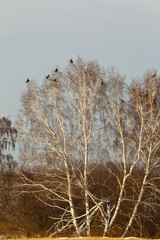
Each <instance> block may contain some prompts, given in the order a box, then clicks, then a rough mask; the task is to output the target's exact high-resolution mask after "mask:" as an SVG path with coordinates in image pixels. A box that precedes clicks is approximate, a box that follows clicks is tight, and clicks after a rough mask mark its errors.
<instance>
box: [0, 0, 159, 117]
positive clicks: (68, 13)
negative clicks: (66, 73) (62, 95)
mask: <svg viewBox="0 0 160 240" xmlns="http://www.w3.org/2000/svg"><path fill="white" fill-rule="evenodd" d="M77 56H80V57H82V58H84V59H86V60H94V59H95V60H98V62H99V64H100V65H101V66H102V67H108V66H115V68H116V70H118V71H119V72H120V73H121V74H122V75H126V79H127V81H130V80H131V79H132V78H135V77H139V78H140V77H142V76H143V75H144V73H145V71H146V70H147V69H157V70H158V73H159V71H160V0H0V117H2V116H9V117H10V119H13V120H15V118H16V114H17V113H18V110H19V108H20V96H21V93H22V92H23V91H24V90H25V87H26V84H25V81H26V79H27V78H30V79H34V80H36V81H37V82H40V83H41V82H42V81H43V79H44V77H45V75H46V74H48V73H50V72H51V71H52V70H53V68H54V67H56V66H60V67H61V69H63V68H64V67H65V66H66V65H67V63H68V60H69V59H70V58H73V60H74V59H76V58H77Z"/></svg>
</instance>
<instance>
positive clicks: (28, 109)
mask: <svg viewBox="0 0 160 240" xmlns="http://www.w3.org/2000/svg"><path fill="white" fill-rule="evenodd" d="M103 78H104V72H103V70H101V69H100V67H99V65H98V63H97V62H88V63H87V62H84V61H83V60H82V59H80V58H78V59H77V61H76V63H75V64H74V63H70V64H69V66H68V68H66V70H65V71H64V72H62V71H60V70H59V69H56V71H53V72H52V74H51V75H49V76H48V77H47V78H46V79H45V80H44V83H43V84H42V86H40V87H39V86H37V85H36V84H35V82H30V83H29V84H27V90H26V92H25V93H24V94H23V95H22V110H21V114H20V115H19V121H18V123H17V124H18V125H17V126H18V129H19V136H20V139H21V141H22V142H23V147H22V150H21V152H22V154H21V159H25V161H27V164H28V165H31V166H33V165H34V169H35V167H37V168H38V169H43V171H44V169H45V171H46V174H47V175H46V176H49V178H50V179H56V181H57V188H56V189H50V188H48V187H46V186H45V184H44V183H40V182H38V183H35V182H33V181H31V180H30V179H27V178H26V176H24V175H22V173H21V174H20V176H21V178H22V179H23V180H25V186H28V187H29V186H30V185H32V186H34V187H36V188H38V191H42V192H45V191H47V192H49V193H50V194H51V195H53V196H54V197H56V198H57V200H58V201H62V202H64V204H68V205H69V206H68V207H67V208H63V207H60V206H55V204H54V203H53V204H50V205H51V207H57V208H61V210H62V211H63V214H62V216H60V218H58V217H57V225H56V227H55V229H57V232H60V231H62V230H64V229H65V230H66V229H68V228H71V227H72V225H73V226H74V229H75V232H76V235H79V234H80V232H82V231H85V232H86V234H87V235H88V236H89V235H90V234H91V233H90V223H91V217H92V216H93V214H94V213H95V209H96V210H98V209H99V207H97V206H95V207H94V208H92V209H90V206H89V195H88V194H89V189H88V176H89V170H90V169H89V168H88V164H89V161H91V160H92V161H93V160H94V158H95V156H94V152H95V149H94V146H93V145H94V144H95V142H96V141H98V139H97V138H96V131H97V130H96V128H97V126H96V123H97V121H99V119H100V117H99V112H100V111H99V109H98V105H97V104H98V102H99V94H98V92H99V89H100V88H101V86H102V82H103ZM31 149H32V150H31ZM78 164H80V165H81V166H82V171H81V172H80V171H79V176H80V178H79V182H81V186H83V187H81V190H82V192H83V193H84V209H85V212H84V214H83V215H82V216H76V210H75V206H74V202H73V198H74V193H73V184H74V172H75V169H77V167H76V166H77V165H78ZM49 171H50V172H51V171H53V172H54V174H55V172H56V171H57V172H56V175H55V177H53V174H51V173H49ZM57 173H58V175H57ZM49 178H47V181H50V180H49ZM58 178H59V181H58ZM60 178H61V179H60ZM76 181H77V179H76ZM76 181H75V182H76ZM62 183H63V186H62ZM76 185H77V186H78V184H77V183H76V184H75V186H76ZM23 186H24V184H22V186H21V187H23ZM79 186H80V185H79ZM34 191H35V190H34ZM62 192H63V194H62ZM53 196H52V197H50V198H53ZM46 204H48V203H46ZM53 218H54V217H53ZM55 232H56V231H55Z"/></svg>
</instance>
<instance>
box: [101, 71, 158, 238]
mask: <svg viewBox="0 0 160 240" xmlns="http://www.w3.org/2000/svg"><path fill="white" fill-rule="evenodd" d="M108 78H109V82H108V84H109V85H108V87H109V88H111V90H110V91H107V92H106V93H105V94H106V95H104V102H105V108H106V114H107V115H108V118H107V119H109V124H108V126H109V125H110V126H111V127H110V129H111V131H110V132H109V133H108V135H107V138H106V141H107V144H108V145H109V146H111V147H113V148H114V151H113V155H114V157H115V156H116V158H117V161H118V162H119V163H121V164H120V171H121V172H122V177H121V178H120V176H116V178H117V184H118V185H119V196H118V199H117V202H116V205H115V207H114V210H113V212H112V214H111V219H110V222H109V224H108V223H107V224H106V226H105V228H104V235H106V234H108V233H109V231H110V230H111V228H112V227H115V226H114V225H115V222H116V219H117V217H118V216H119V215H120V212H121V213H122V211H123V210H122V203H123V202H134V203H135V204H134V205H133V209H132V214H131V213H128V216H130V217H129V220H128V224H127V225H126V227H125V231H124V233H123V234H122V236H123V237H124V236H126V235H127V233H128V232H129V230H130V229H131V227H132V225H133V221H134V219H135V218H136V217H137V216H138V215H139V216H140V213H139V214H138V207H139V205H141V204H144V203H145V201H144V200H143V195H144V192H145V190H146V188H147V178H148V177H149V174H150V173H151V171H156V169H157V168H158V167H159V157H158V151H159V138H158V135H157V133H158V131H159V109H158V105H156V104H159V103H158V99H157V100H155V94H156V92H157V91H158V87H157V86H159V83H158V82H156V81H158V80H156V79H155V78H152V77H151V74H150V75H147V76H146V78H145V82H144V83H140V82H138V81H133V82H132V87H127V86H126V87H125V88H124V86H125V85H124V81H123V79H122V78H121V77H120V76H118V75H117V74H116V73H115V72H114V71H112V72H109V75H108ZM155 80H156V81H155ZM106 99H107V100H106ZM138 166H144V176H143V180H142V185H141V186H140V191H139V193H138V194H136V198H135V199H130V197H127V195H126V192H127V185H128V182H129V181H130V179H131V177H132V175H133V171H134V169H135V168H136V167H138ZM112 174H114V172H112ZM148 184H149V182H148ZM150 187H151V185H150ZM152 187H153V188H154V189H155V191H157V194H159V189H157V187H156V186H154V185H152ZM150 206H151V204H150ZM130 214H131V215H130ZM123 228H124V226H123Z"/></svg>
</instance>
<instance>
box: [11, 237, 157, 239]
mask: <svg viewBox="0 0 160 240" xmlns="http://www.w3.org/2000/svg"><path fill="white" fill-rule="evenodd" d="M17 239H18V240H67V239H69V240H80V239H82V240H105V237H83V238H67V237H66V238H51V237H46V238H17ZM106 239H107V240H127V239H129V240H148V238H134V237H133V238H132V237H129V238H108V237H106ZM9 240H16V238H14V239H9ZM152 240H153V239H152ZM156 240H157V239H156Z"/></svg>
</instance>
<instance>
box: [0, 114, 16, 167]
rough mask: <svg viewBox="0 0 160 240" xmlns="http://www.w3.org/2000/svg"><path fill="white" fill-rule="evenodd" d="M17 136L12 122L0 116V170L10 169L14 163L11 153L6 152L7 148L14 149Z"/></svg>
mask: <svg viewBox="0 0 160 240" xmlns="http://www.w3.org/2000/svg"><path fill="white" fill-rule="evenodd" d="M16 137H17V130H16V128H14V127H12V123H11V121H10V120H9V119H8V118H5V117H3V118H0V167H1V171H12V170H13V168H14V167H15V165H16V162H15V161H14V160H13V157H12V155H11V154H6V153H4V151H6V150H7V149H9V150H10V149H11V148H12V149H13V150H15V142H16Z"/></svg>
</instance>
